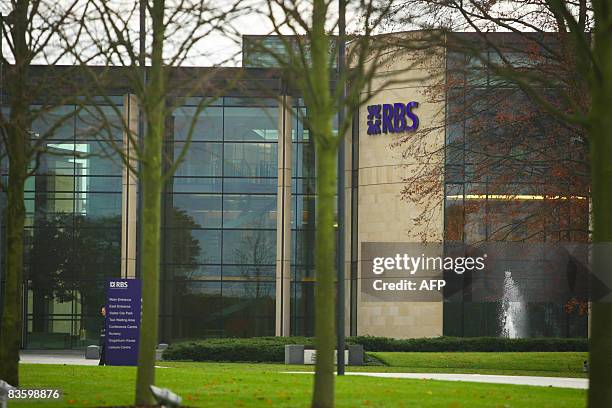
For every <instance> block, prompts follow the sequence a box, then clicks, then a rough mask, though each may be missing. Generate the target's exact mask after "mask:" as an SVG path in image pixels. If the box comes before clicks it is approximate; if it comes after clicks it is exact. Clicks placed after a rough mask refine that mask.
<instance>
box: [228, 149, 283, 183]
mask: <svg viewBox="0 0 612 408" xmlns="http://www.w3.org/2000/svg"><path fill="white" fill-rule="evenodd" d="M223 166H224V169H223V171H224V175H225V176H228V177H276V174H277V152H276V144H275V143H225V146H224V160H223Z"/></svg>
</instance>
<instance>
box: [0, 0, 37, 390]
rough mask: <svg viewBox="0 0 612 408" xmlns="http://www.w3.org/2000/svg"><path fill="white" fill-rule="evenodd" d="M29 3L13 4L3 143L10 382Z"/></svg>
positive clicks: (15, 362)
mask: <svg viewBox="0 0 612 408" xmlns="http://www.w3.org/2000/svg"><path fill="white" fill-rule="evenodd" d="M28 7H29V1H28V0H20V1H17V2H16V3H15V4H14V9H13V13H12V14H13V19H14V20H13V21H14V22H13V26H12V29H11V34H12V39H13V43H14V57H15V63H14V64H13V65H12V66H9V67H8V69H7V77H8V78H9V80H8V81H7V84H8V86H7V87H8V88H9V92H10V94H11V100H10V107H11V113H10V117H9V123H8V126H7V131H8V142H7V146H6V151H7V154H8V158H9V177H8V186H7V193H8V194H7V200H8V203H7V210H6V235H7V253H6V269H5V271H6V272H5V273H6V275H5V287H4V296H3V298H4V303H3V311H2V321H1V322H0V378H2V379H3V380H5V381H6V382H8V383H9V384H11V385H13V386H18V385H19V349H20V347H21V332H22V304H23V301H22V299H23V293H22V290H21V284H22V280H23V227H24V223H25V204H24V194H23V191H24V188H25V180H26V176H27V169H28V162H29V155H30V140H29V137H30V135H29V133H28V130H29V129H30V123H29V115H28V113H29V106H28V102H27V101H28V98H27V96H28V94H27V88H26V87H27V79H28V66H29V50H28V46H27V41H26V30H27V13H28ZM0 295H2V294H0Z"/></svg>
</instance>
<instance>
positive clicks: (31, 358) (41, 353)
mask: <svg viewBox="0 0 612 408" xmlns="http://www.w3.org/2000/svg"><path fill="white" fill-rule="evenodd" d="M19 362H20V363H23V364H65V365H86V366H96V365H98V363H99V362H100V359H97V358H96V359H86V358H85V351H84V350H22V351H21V353H19ZM155 367H157V368H168V367H162V366H155Z"/></svg>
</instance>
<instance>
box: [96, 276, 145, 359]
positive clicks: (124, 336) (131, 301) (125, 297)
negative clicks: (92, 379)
mask: <svg viewBox="0 0 612 408" xmlns="http://www.w3.org/2000/svg"><path fill="white" fill-rule="evenodd" d="M140 309H141V286H140V280H139V279H109V280H108V282H107V286H106V319H105V320H104V327H105V330H106V340H105V341H106V345H105V346H106V364H107V365H111V366H135V365H138V340H139V334H140Z"/></svg>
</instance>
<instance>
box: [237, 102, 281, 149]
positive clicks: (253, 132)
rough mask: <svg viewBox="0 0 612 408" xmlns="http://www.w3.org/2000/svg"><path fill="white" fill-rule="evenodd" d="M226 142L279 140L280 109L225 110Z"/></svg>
mask: <svg viewBox="0 0 612 408" xmlns="http://www.w3.org/2000/svg"><path fill="white" fill-rule="evenodd" d="M225 140H235V141H238V140H240V141H254V142H267V141H276V140H278V108H276V107H273V108H225Z"/></svg>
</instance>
